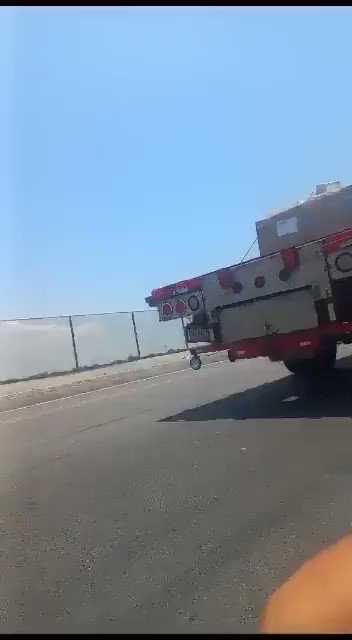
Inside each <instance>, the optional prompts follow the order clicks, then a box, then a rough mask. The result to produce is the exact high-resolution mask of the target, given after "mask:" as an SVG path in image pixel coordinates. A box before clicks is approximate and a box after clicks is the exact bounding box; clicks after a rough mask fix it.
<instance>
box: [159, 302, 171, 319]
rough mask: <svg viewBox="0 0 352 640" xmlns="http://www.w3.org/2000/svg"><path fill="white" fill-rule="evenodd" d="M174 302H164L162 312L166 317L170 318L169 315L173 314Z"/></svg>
mask: <svg viewBox="0 0 352 640" xmlns="http://www.w3.org/2000/svg"><path fill="white" fill-rule="evenodd" d="M172 311H173V309H172V304H170V302H164V304H163V305H162V307H161V314H162V315H163V316H165V318H168V317H169V316H171V315H172Z"/></svg>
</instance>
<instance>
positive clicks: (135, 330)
mask: <svg viewBox="0 0 352 640" xmlns="http://www.w3.org/2000/svg"><path fill="white" fill-rule="evenodd" d="M131 315H132V324H133V331H134V337H135V340H136V347H137V355H138V358H140V357H141V350H140V348H139V340H138V333H137V327H136V321H135V319H134V311H132V314H131Z"/></svg>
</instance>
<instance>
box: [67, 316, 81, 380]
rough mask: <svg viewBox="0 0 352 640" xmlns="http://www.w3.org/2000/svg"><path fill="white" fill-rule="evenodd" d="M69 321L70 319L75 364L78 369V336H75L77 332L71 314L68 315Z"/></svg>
mask: <svg viewBox="0 0 352 640" xmlns="http://www.w3.org/2000/svg"><path fill="white" fill-rule="evenodd" d="M68 321H69V325H70V329H71V338H72V347H73V355H74V357H75V364H76V369H78V366H79V365H78V356H77V349H76V338H75V332H74V330H73V324H72V318H71V316H68Z"/></svg>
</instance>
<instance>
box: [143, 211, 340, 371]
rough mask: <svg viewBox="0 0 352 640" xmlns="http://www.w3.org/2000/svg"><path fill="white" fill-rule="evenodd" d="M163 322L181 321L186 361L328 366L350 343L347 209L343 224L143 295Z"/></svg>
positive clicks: (304, 368) (297, 367)
mask: <svg viewBox="0 0 352 640" xmlns="http://www.w3.org/2000/svg"><path fill="white" fill-rule="evenodd" d="M146 301H147V303H148V304H149V305H150V306H151V307H157V308H158V310H159V319H160V321H162V322H164V321H168V320H172V319H175V318H183V319H184V328H185V338H186V341H187V344H188V346H189V349H190V353H191V356H192V357H191V359H190V365H191V366H192V368H193V369H199V368H200V367H201V364H202V363H201V357H200V356H201V355H202V354H204V353H211V352H216V351H225V350H226V351H227V352H228V358H229V360H230V361H231V362H235V361H236V360H238V359H245V358H256V357H268V358H269V359H270V360H273V361H278V360H280V361H283V362H284V363H285V365H286V366H287V368H288V369H289V370H290V371H291V372H293V373H296V374H305V373H307V372H309V373H312V372H315V373H320V372H321V371H323V370H326V369H329V368H330V367H332V366H333V365H334V363H335V360H336V347H337V344H338V343H345V344H349V343H351V342H352V212H351V224H350V227H349V228H347V229H343V230H342V231H337V232H336V233H333V234H330V235H327V236H325V237H322V238H318V239H316V240H313V241H311V242H306V243H304V244H301V245H298V246H288V247H284V248H282V249H281V250H280V251H276V252H274V253H271V254H269V255H264V256H260V257H257V258H254V259H252V260H247V261H246V262H241V263H238V264H234V265H231V266H229V267H226V268H225V269H219V270H216V271H213V272H211V273H207V274H204V275H202V276H199V277H197V278H191V279H189V280H185V281H182V282H178V283H175V284H172V285H168V286H166V287H162V288H159V289H154V290H153V291H152V295H151V296H149V297H148V298H146Z"/></svg>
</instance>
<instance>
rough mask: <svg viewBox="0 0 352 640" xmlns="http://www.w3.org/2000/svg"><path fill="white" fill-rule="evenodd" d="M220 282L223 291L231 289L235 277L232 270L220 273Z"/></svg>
mask: <svg viewBox="0 0 352 640" xmlns="http://www.w3.org/2000/svg"><path fill="white" fill-rule="evenodd" d="M218 282H219V285H220V287H221V288H222V289H231V288H232V286H233V276H232V272H231V271H230V269H221V271H218Z"/></svg>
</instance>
